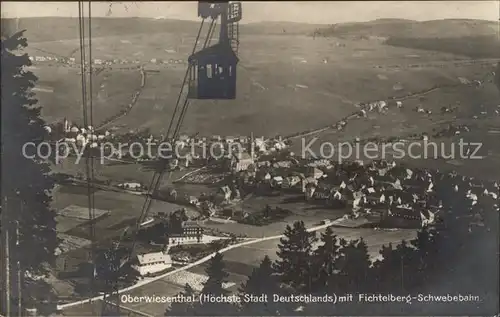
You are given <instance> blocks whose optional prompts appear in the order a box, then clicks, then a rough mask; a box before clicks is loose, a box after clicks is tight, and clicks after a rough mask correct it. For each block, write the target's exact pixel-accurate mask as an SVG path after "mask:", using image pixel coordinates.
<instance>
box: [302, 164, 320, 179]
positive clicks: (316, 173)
mask: <svg viewBox="0 0 500 317" xmlns="http://www.w3.org/2000/svg"><path fill="white" fill-rule="evenodd" d="M323 174H324V173H323V171H322V170H320V169H319V168H316V167H307V168H306V173H305V175H306V177H312V178H314V179H319V178H321V177H322V176H323Z"/></svg>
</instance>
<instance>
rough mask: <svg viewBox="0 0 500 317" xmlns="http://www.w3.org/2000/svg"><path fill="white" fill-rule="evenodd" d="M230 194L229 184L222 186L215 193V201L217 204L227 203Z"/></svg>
mask: <svg viewBox="0 0 500 317" xmlns="http://www.w3.org/2000/svg"><path fill="white" fill-rule="evenodd" d="M231 195H232V191H231V189H230V188H229V186H223V187H221V188H219V190H218V191H217V193H216V194H215V202H216V203H217V204H222V203H228V202H229V201H231Z"/></svg>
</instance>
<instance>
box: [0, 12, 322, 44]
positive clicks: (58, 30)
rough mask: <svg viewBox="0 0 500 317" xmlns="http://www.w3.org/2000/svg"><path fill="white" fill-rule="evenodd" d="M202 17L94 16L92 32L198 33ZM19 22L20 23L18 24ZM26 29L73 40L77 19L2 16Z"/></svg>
mask: <svg viewBox="0 0 500 317" xmlns="http://www.w3.org/2000/svg"><path fill="white" fill-rule="evenodd" d="M200 22H201V20H200V21H185V20H174V19H151V18H97V17H96V18H92V36H93V37H105V36H119V35H132V34H157V33H174V34H179V35H183V34H189V35H192V34H196V32H197V31H198V28H199V26H200ZM17 23H19V24H18V25H16V24H17ZM321 26H323V25H314V24H305V23H293V22H260V23H249V24H241V25H240V32H241V33H242V34H263V35H270V34H284V33H286V34H309V33H311V32H312V31H313V30H314V29H315V28H318V27H321ZM13 28H14V29H16V28H17V29H18V30H23V29H26V30H27V32H26V36H27V37H28V40H29V41H30V43H36V42H47V41H59V40H70V39H75V38H77V37H78V19H77V18H64V17H44V18H22V19H19V21H18V22H17V21H16V20H15V19H2V30H4V31H9V30H12V29H13Z"/></svg>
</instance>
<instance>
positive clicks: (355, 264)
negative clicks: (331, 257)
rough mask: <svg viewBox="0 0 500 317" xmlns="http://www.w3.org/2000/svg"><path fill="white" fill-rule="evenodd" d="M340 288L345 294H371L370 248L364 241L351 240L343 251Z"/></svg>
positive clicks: (340, 263)
mask: <svg viewBox="0 0 500 317" xmlns="http://www.w3.org/2000/svg"><path fill="white" fill-rule="evenodd" d="M339 266H340V272H339V276H338V281H339V287H340V288H341V289H342V290H343V291H345V292H348V293H349V292H351V293H359V292H369V290H370V288H371V287H372V284H373V283H372V281H373V275H371V274H372V271H371V269H370V267H371V261H370V257H369V254H368V248H367V246H366V243H365V242H364V240H363V239H359V240H351V241H349V243H348V244H347V245H346V246H345V247H344V248H343V249H342V256H341V258H340V259H339Z"/></svg>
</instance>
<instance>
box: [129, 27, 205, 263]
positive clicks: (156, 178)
mask: <svg viewBox="0 0 500 317" xmlns="http://www.w3.org/2000/svg"><path fill="white" fill-rule="evenodd" d="M204 21H205V19H203V20H202V22H201V25H200V28H199V30H198V34H197V36H196V40H195V44H194V47H193V54H194V52H195V51H196V47H197V45H198V42H199V39H200V36H201V31H202V29H203V24H204ZM213 24H214V21H212V23H211V28H213ZM211 28H210V30H211ZM204 46H206V45H204ZM191 67H192V66H191V64H190V63H189V65H188V67H187V70H186V73H185V75H184V79H183V81H182V85H181V90H180V92H179V95H178V97H177V101H176V105H175V108H174V113H173V116H172V118H171V120H170V123H169V126H168V130H167V134H166V137H165V138H164V140H162V142H165V141H171V140H174V139H175V138H176V137H177V135H176V134H177V133H176V131H178V130H179V128H180V125H181V124H182V121H183V117H184V116H185V114H184V115H182V113H185V112H186V109H185V108H186V105H187V104H188V101H189V97H188V96H187V97H186V101H185V102H184V103H183V105H182V109H181V116H179V118H178V121H177V124H176V126H175V129H174V133H173V135H172V136H171V137H170V136H169V135H170V132H171V130H172V126H173V124H174V121H175V116H176V114H177V112H178V110H179V106H180V100H181V98H182V96H183V91H184V86H185V85H186V82H187V79H188V76H189V72H190V71H191ZM166 169H167V160H164V159H162V160H161V163H160V166H159V171H156V172H155V173H154V174H153V177H152V179H151V184H150V187H149V188H148V190H149V193H148V194H147V195H146V199H145V201H144V204H143V207H142V210H141V213H140V215H139V218H138V221H137V223H136V228H135V230H134V236H133V238H132V245H131V248H130V252H129V255H128V258H127V260H130V257H131V256H132V254H133V252H134V249H135V245H136V243H137V232H138V231H139V229H140V225H141V223H142V222H143V221H144V219H145V218H146V216H147V214H148V212H149V209H150V207H151V203H152V198H153V196H154V195H155V194H156V192H157V190H158V187H159V185H160V183H161V180H162V178H163V176H164V174H165V172H166ZM169 175H171V173H169Z"/></svg>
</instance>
